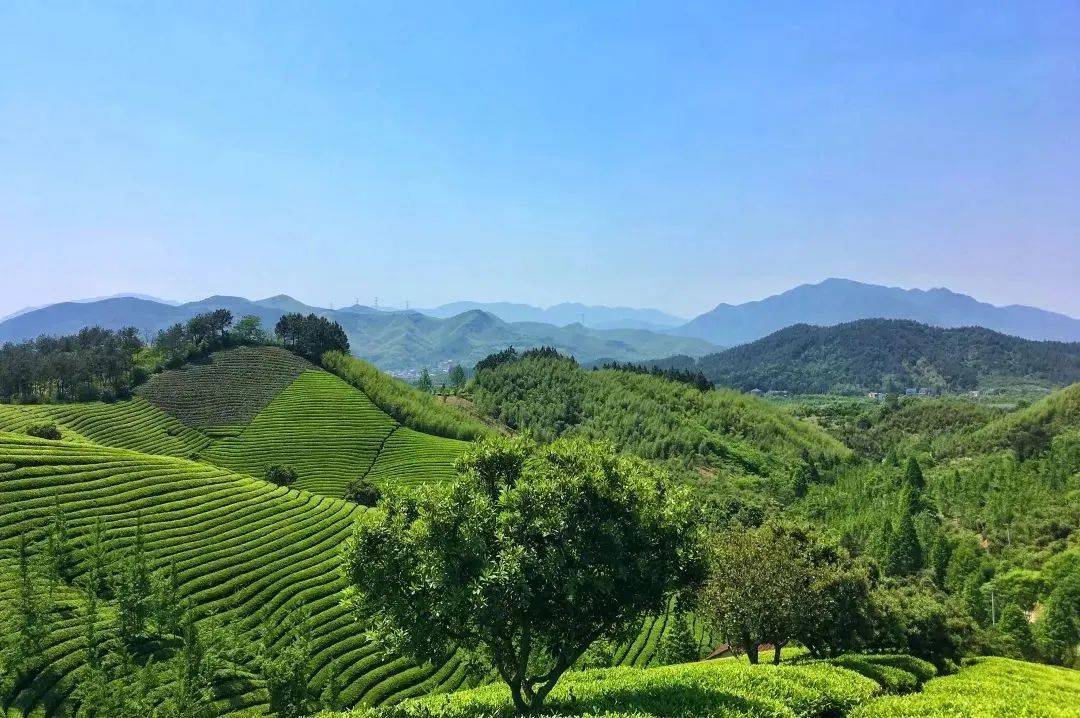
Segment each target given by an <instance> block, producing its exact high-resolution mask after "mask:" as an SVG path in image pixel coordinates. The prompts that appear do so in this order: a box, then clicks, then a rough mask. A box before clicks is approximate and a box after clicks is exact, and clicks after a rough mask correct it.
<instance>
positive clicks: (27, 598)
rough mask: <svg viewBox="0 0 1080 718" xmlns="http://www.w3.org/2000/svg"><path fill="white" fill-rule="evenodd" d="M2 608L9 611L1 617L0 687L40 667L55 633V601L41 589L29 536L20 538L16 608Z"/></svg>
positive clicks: (1, 605) (14, 606)
mask: <svg viewBox="0 0 1080 718" xmlns="http://www.w3.org/2000/svg"><path fill="white" fill-rule="evenodd" d="M0 608H4V609H5V610H4V611H3V613H0V616H3V617H4V618H6V619H7V620H5V621H3V623H0V634H2V635H0V640H3V643H2V644H0V648H3V651H2V652H3V654H4V656H3V659H0V668H2V669H3V670H0V684H4V683H7V682H9V681H13V680H14V679H16V678H18V677H19V676H22V675H25V674H26V673H27V672H28V671H31V670H33V669H34V668H36V667H37V666H39V665H40V663H41V660H42V659H41V656H42V653H43V652H44V650H45V646H46V644H47V642H48V638H49V634H50V632H51V631H52V608H53V606H52V602H51V600H50V597H49V595H48V593H47V592H43V591H42V590H41V587H40V586H39V582H38V578H37V576H36V575H35V570H34V566H33V565H32V562H31V559H30V544H29V539H27V536H26V533H22V534H20V535H19V548H18V569H17V576H16V590H15V600H14V605H12V606H11V607H10V608H8V607H6V606H4V605H3V603H2V602H0ZM5 614H6V615H5ZM4 624H6V625H4Z"/></svg>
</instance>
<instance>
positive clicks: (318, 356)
mask: <svg viewBox="0 0 1080 718" xmlns="http://www.w3.org/2000/svg"><path fill="white" fill-rule="evenodd" d="M274 333H275V334H277V336H278V337H280V338H281V341H282V342H283V343H284V344H285V348H286V349H288V350H289V351H292V352H296V353H297V354H299V355H300V356H302V357H304V358H305V359H307V360H308V361H311V362H314V363H316V364H318V363H319V362H320V361H321V360H322V355H323V354H325V353H326V352H341V353H342V354H348V353H349V338H348V337H347V336H345V330H344V329H342V328H341V325H340V324H338V323H337V322H334V321H331V320H329V319H327V318H326V317H319V316H316V315H314V314H308V315H307V316H304V315H302V314H284V315H282V317H281V319H279V320H278V323H277V326H275V327H274Z"/></svg>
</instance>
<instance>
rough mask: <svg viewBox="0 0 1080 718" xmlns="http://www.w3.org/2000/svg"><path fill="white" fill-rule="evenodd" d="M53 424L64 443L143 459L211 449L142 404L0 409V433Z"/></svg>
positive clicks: (172, 420)
mask: <svg viewBox="0 0 1080 718" xmlns="http://www.w3.org/2000/svg"><path fill="white" fill-rule="evenodd" d="M43 422H47V423H55V424H57V425H58V427H59V428H60V430H61V433H62V435H63V438H64V439H68V440H71V439H82V440H86V441H91V442H94V443H97V444H101V445H103V446H113V447H116V448H121V449H131V450H133V451H141V452H144V453H148V454H163V455H165V456H181V457H193V456H196V455H197V454H198V453H199V452H200V451H202V450H203V449H205V448H206V447H207V446H209V445H210V443H211V441H210V439H209V438H208V437H206V436H205V435H204V434H202V433H200V432H198V431H196V430H194V429H191V428H188V427H187V426H184V424H182V423H180V421H178V420H177V419H175V418H174V417H171V416H169V415H168V414H166V413H164V412H162V411H161V410H160V409H158V408H157V407H156V406H154V405H153V404H151V403H149V402H148V401H146V400H145V399H139V398H137V399H132V400H130V401H118V402H116V403H115V404H103V403H100V402H93V403H87V404H43V405H29V406H12V405H4V404H0V431H23V430H25V429H26V427H27V426H29V425H30V424H40V423H43Z"/></svg>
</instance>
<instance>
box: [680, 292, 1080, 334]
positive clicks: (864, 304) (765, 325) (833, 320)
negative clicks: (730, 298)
mask: <svg viewBox="0 0 1080 718" xmlns="http://www.w3.org/2000/svg"><path fill="white" fill-rule="evenodd" d="M857 319H910V320H913V321H917V322H922V323H923V324H929V325H931V326H936V327H972V326H978V327H986V328H987V329H993V330H994V331H998V332H1002V333H1004V334H1010V335H1012V336H1017V337H1024V338H1026V339H1038V340H1053V341H1069V342H1075V341H1080V319H1073V318H1072V317H1068V316H1065V315H1064V314H1057V313H1055V312H1048V311H1045V310H1043V309H1036V308H1034V307H1025V306H1020V305H1011V306H1006V307H996V306H994V305H992V304H986V303H985V302H979V301H977V300H975V299H973V298H971V297H969V296H967V295H964V294H958V293H956V292H952V291H950V290H948V289H943V288H938V289H930V290H922V289H900V288H899V287H882V286H878V285H874V284H863V283H861V282H854V281H851V280H848V279H826V280H825V281H823V282H820V283H819V284H803V285H801V286H798V287H795V288H794V289H790V290H788V291H786V292H783V293H782V294H777V295H775V296H772V297H767V298H765V299H762V300H759V301H755V302H746V303H744V304H738V305H731V304H721V305H719V306H717V307H716V308H715V309H713V310H711V311H708V312H706V313H704V314H702V315H701V316H699V317H696V318H695V319H693V320H691V321H690V322H688V323H687V324H685V325H683V326H681V327H679V328H678V329H676V330H674V331H676V332H677V333H679V334H684V335H686V336H692V337H700V338H702V339H707V340H709V341H711V342H713V343H715V344H719V345H721V346H734V345H736V344H743V343H745V342H751V341H754V340H755V339H760V338H761V337H764V336H766V335H768V334H771V333H772V332H775V331H777V330H778V329H783V328H784V327H788V326H791V325H793V324H814V325H818V326H829V325H833V324H840V323H842V322H850V321H854V320H857Z"/></svg>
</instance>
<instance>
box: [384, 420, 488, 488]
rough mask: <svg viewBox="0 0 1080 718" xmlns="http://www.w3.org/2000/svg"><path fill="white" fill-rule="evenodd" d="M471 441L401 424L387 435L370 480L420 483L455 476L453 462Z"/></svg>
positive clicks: (443, 479) (449, 478)
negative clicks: (435, 434) (424, 431)
mask: <svg viewBox="0 0 1080 718" xmlns="http://www.w3.org/2000/svg"><path fill="white" fill-rule="evenodd" d="M468 445H469V444H468V442H466V441H459V440H457V439H444V438H443V437H441V436H432V435H431V434H422V433H420V432H419V431H413V430H412V429H410V428H408V427H404V426H402V427H398V429H397V430H396V431H394V432H393V433H392V434H390V435H389V437H387V439H386V442H385V443H384V444H383V446H382V450H381V451H379V455H378V458H377V459H376V460H375V463H374V465H372V467H371V469H370V470H369V471H368V474H367V479H368V480H369V481H372V482H374V483H377V484H382V483H393V484H406V485H417V484H424V483H429V482H432V481H449V480H451V479H453V478H454V461H455V460H456V459H457V457H458V455H460V454H461V452H463V451H464V450H465V448H466V447H467V446H468Z"/></svg>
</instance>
